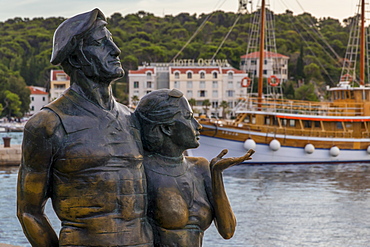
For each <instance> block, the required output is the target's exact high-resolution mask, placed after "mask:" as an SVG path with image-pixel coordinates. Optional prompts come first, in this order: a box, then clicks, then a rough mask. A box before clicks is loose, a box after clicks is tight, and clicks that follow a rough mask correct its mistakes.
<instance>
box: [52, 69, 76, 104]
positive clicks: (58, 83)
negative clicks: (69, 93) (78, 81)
mask: <svg viewBox="0 0 370 247" xmlns="http://www.w3.org/2000/svg"><path fill="white" fill-rule="evenodd" d="M70 80H71V79H70V78H69V76H68V75H67V74H66V73H65V72H64V71H63V70H51V72H50V101H53V100H55V99H56V98H58V97H59V96H60V95H61V94H62V93H63V92H64V91H65V90H66V89H67V88H69V86H70V84H71V83H70Z"/></svg>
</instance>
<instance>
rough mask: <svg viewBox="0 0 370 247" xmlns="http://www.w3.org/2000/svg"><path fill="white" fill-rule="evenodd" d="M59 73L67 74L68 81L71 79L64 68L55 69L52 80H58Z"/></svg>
mask: <svg viewBox="0 0 370 247" xmlns="http://www.w3.org/2000/svg"><path fill="white" fill-rule="evenodd" d="M57 74H64V75H65V76H67V81H69V80H71V79H70V78H69V76H68V75H67V74H66V72H64V71H63V70H53V74H52V81H56V80H57Z"/></svg>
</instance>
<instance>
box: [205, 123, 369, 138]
mask: <svg viewBox="0 0 370 247" xmlns="http://www.w3.org/2000/svg"><path fill="white" fill-rule="evenodd" d="M204 121H208V122H209V123H212V124H213V125H215V124H216V125H217V126H219V127H232V128H235V127H237V128H238V129H243V130H247V131H250V132H259V133H265V135H266V137H275V135H284V136H306V137H323V138H369V137H370V132H369V131H368V130H363V131H360V132H358V134H357V136H355V135H354V132H353V129H338V130H326V129H322V128H319V127H311V128H304V129H302V128H297V127H288V126H282V127H279V126H273V125H272V126H268V125H258V124H251V123H239V124H238V125H237V126H235V124H234V122H233V121H232V120H217V121H216V120H214V119H207V120H205V119H204V120H203V123H204ZM358 135H360V136H358Z"/></svg>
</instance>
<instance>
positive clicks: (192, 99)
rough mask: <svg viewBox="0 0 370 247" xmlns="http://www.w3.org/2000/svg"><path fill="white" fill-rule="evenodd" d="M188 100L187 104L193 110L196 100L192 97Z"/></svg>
mask: <svg viewBox="0 0 370 247" xmlns="http://www.w3.org/2000/svg"><path fill="white" fill-rule="evenodd" d="M188 101H189V105H190V107H191V109H192V110H193V111H194V106H195V104H196V103H197V101H196V100H195V99H194V98H191V99H189V100H188Z"/></svg>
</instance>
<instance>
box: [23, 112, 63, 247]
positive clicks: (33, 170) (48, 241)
mask: <svg viewBox="0 0 370 247" xmlns="http://www.w3.org/2000/svg"><path fill="white" fill-rule="evenodd" d="M58 125H59V120H58V118H57V116H56V115H55V114H54V113H52V112H50V111H48V110H44V111H42V112H41V113H39V114H38V115H37V116H35V117H34V118H31V119H30V120H29V122H28V123H27V125H26V127H25V130H24V140H23V144H22V163H21V166H20V169H19V175H18V188H17V215H18V218H19V221H20V223H21V225H22V227H23V230H24V233H25V235H26V237H27V238H28V240H29V241H30V243H31V244H32V246H38V247H42V246H45V247H46V246H47V247H50V246H59V243H58V237H57V235H56V233H55V232H54V230H53V229H52V227H51V225H50V223H49V221H48V219H47V217H46V215H45V214H44V208H45V204H46V201H47V199H48V198H49V197H50V195H49V189H50V186H51V185H50V167H51V162H52V157H53V152H52V150H53V141H52V139H53V138H52V136H53V132H54V131H55V129H56V126H58Z"/></svg>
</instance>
